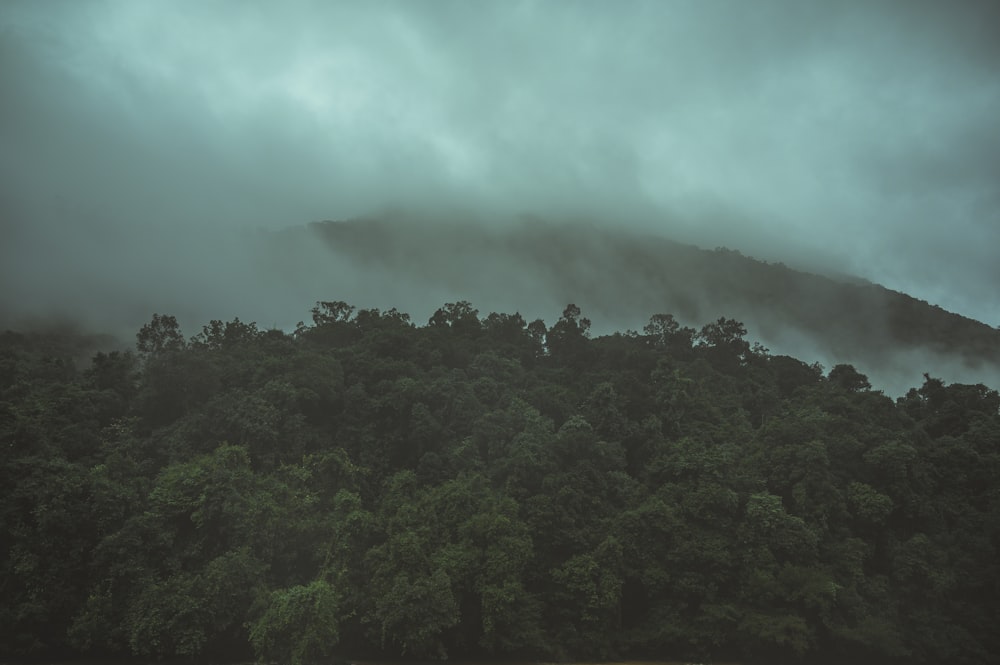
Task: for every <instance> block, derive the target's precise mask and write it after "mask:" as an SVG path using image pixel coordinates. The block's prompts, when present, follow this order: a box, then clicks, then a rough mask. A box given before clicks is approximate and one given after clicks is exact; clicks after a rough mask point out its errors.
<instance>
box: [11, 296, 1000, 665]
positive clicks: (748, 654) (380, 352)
mask: <svg viewBox="0 0 1000 665" xmlns="http://www.w3.org/2000/svg"><path fill="white" fill-rule="evenodd" d="M311 320H312V325H306V324H300V325H299V327H298V328H297V329H296V330H295V331H294V332H292V333H286V332H283V331H280V330H260V329H258V327H257V326H256V325H255V324H253V323H244V322H241V321H239V320H238V319H236V320H234V321H231V322H222V321H211V322H210V323H209V324H208V325H206V326H205V327H204V329H203V330H202V331H201V332H199V333H197V334H196V335H194V336H192V337H190V338H186V337H185V336H184V335H183V334H182V332H181V330H180V327H179V326H178V324H177V321H176V319H175V318H174V317H171V316H162V315H154V316H153V318H152V320H151V322H150V323H149V324H147V325H145V326H143V327H142V329H141V330H140V331H139V333H138V335H137V344H136V347H135V348H136V351H135V353H133V352H130V351H116V352H111V353H106V352H102V353H98V354H96V355H95V356H93V358H92V360H91V361H90V363H89V364H88V365H85V366H80V367H78V366H77V364H76V363H74V362H73V358H74V357H75V355H76V352H75V349H76V348H78V344H77V342H76V340H74V339H72V338H71V336H67V337H66V338H64V339H51V338H44V336H42V335H39V334H28V333H12V332H7V333H4V334H3V335H2V336H0V369H2V371H0V443H2V445H3V449H4V451H5V454H4V456H3V457H2V461H0V474H2V477H0V482H2V485H3V487H4V488H5V491H4V492H3V494H2V496H0V523H2V524H0V527H2V528H0V540H2V547H0V595H2V597H3V598H4V602H3V603H2V604H0V657H3V658H8V659H10V658H26V657H37V658H42V657H54V656H94V657H96V656H126V655H135V656H143V657H155V658H173V657H214V658H221V657H225V658H229V659H233V658H241V657H252V656H255V657H257V658H259V659H262V660H268V661H277V662H290V663H293V664H296V665H298V664H303V665H304V664H308V663H313V662H317V661H321V660H324V659H329V658H334V657H364V656H380V657H389V656H394V657H399V656H405V657H409V658H417V659H423V658H458V657H463V658H483V657H509V658H536V659H568V658H577V659H584V660H594V659H606V658H626V657H628V658H646V659H665V658H687V659H706V660H707V659H711V658H715V659H725V658H732V659H744V660H749V659H760V660H773V659H793V658H809V657H815V656H819V655H822V656H824V657H834V658H840V659H843V660H849V659H850V660H856V659H873V660H880V661H892V660H896V659H899V660H904V659H905V660H906V661H907V662H908V663H931V662H950V663H981V662H986V661H988V660H991V659H995V658H996V657H997V654H998V653H1000V640H998V638H997V636H996V635H997V633H996V630H995V628H996V624H997V620H998V619H1000V551H998V548H1000V501H998V491H997V487H998V486H997V478H998V477H1000V396H998V393H997V391H996V390H993V389H991V388H989V387H986V386H983V385H962V384H950V385H949V384H946V383H944V382H943V381H941V380H940V379H937V378H934V377H931V376H929V375H928V376H926V377H925V382H924V384H923V385H922V386H919V387H914V388H913V389H912V390H910V391H909V392H908V393H907V394H906V395H905V396H903V397H901V398H899V399H898V400H895V401H894V400H892V399H890V398H889V397H887V396H885V395H884V394H882V393H881V392H879V391H876V390H873V389H872V387H871V384H870V382H869V381H868V379H867V377H865V376H864V375H863V374H862V373H861V372H859V371H857V370H856V369H855V368H854V367H851V366H850V365H837V366H836V367H834V368H833V369H831V370H830V371H829V372H828V373H826V372H825V371H824V369H823V368H822V367H820V366H818V365H808V364H806V363H804V362H802V361H800V360H797V359H795V358H790V357H788V356H772V355H771V354H770V353H769V352H768V351H767V350H766V349H764V348H762V347H760V346H759V345H756V346H752V345H750V344H749V343H748V342H747V341H746V335H747V331H746V328H745V327H744V326H743V324H742V323H740V322H738V321H735V320H732V319H725V318H722V319H719V320H717V321H715V322H712V323H709V324H707V325H705V326H704V327H703V328H702V329H701V330H700V331H695V330H694V329H691V328H684V327H681V326H680V324H679V323H678V322H677V321H676V320H675V319H674V317H673V316H671V315H670V314H656V315H654V316H652V318H651V319H650V322H649V325H647V326H646V327H645V328H644V330H643V333H641V334H640V333H635V332H627V333H616V334H613V335H606V336H598V337H593V336H592V335H591V333H590V321H589V320H588V319H587V318H584V317H583V315H582V312H581V311H580V308H579V307H576V306H575V305H569V306H567V307H566V309H565V310H564V311H563V312H562V315H561V317H560V318H559V319H558V320H557V321H556V322H555V323H554V324H553V325H552V326H546V324H545V323H544V322H542V321H533V322H530V323H529V322H527V321H525V319H524V318H523V317H522V316H521V315H520V314H499V313H491V314H489V315H487V316H485V317H480V313H479V311H478V310H476V309H475V308H474V307H473V306H472V305H471V304H470V303H467V302H458V303H449V304H446V305H444V306H443V307H442V308H440V309H439V310H437V311H436V312H435V314H434V315H433V316H432V317H431V318H430V320H429V321H428V323H427V324H426V325H415V324H414V323H413V322H412V321H411V320H410V317H409V316H407V315H406V314H404V313H401V312H398V311H396V310H388V311H379V310H376V309H360V310H359V309H357V308H355V307H353V306H351V305H348V304H346V303H343V302H339V301H329V302H327V301H324V302H319V303H317V304H316V307H315V308H313V310H312V317H311Z"/></svg>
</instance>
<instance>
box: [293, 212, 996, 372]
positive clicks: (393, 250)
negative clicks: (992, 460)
mask: <svg viewBox="0 0 1000 665" xmlns="http://www.w3.org/2000/svg"><path fill="white" fill-rule="evenodd" d="M289 232H290V233H294V234H295V235H301V234H302V233H303V230H302V229H299V230H298V231H289ZM308 233H310V234H313V235H314V236H315V238H319V239H321V240H322V242H323V243H324V244H325V245H326V246H328V247H329V248H330V249H331V250H332V251H333V252H335V253H336V254H338V255H340V256H341V257H342V258H346V259H347V260H349V261H351V262H353V263H354V264H356V265H359V266H363V267H365V268H367V269H369V270H371V271H373V273H377V274H380V275H390V276H392V277H393V278H394V279H396V280H400V281H401V282H404V283H406V284H408V285H409V286H410V288H413V286H414V285H424V286H426V288H427V289H428V290H431V291H433V292H436V293H437V292H440V293H447V294H454V296H455V299H464V300H469V301H471V302H472V303H473V304H474V305H476V306H477V307H480V308H483V307H485V306H487V305H488V304H489V303H493V302H510V303H532V302H534V303H537V302H539V301H542V302H545V303H547V304H552V305H554V304H555V303H561V304H565V303H568V302H573V303H576V304H578V305H580V306H581V307H582V308H583V311H584V313H586V314H588V315H590V316H592V318H594V319H595V321H602V320H603V321H606V322H607V323H609V324H611V325H613V326H614V327H615V328H618V329H624V328H625V327H635V328H636V329H637V328H638V327H639V326H641V325H642V323H644V322H645V320H646V319H648V317H649V316H650V315H651V314H654V313H670V314H673V315H674V316H675V317H676V318H677V319H678V320H679V321H682V322H684V323H686V324H688V325H692V326H694V327H700V326H701V325H702V324H704V323H707V322H709V321H712V320H715V319H717V318H718V317H720V316H725V317H729V318H736V319H739V320H740V321H742V322H743V323H745V324H746V325H747V327H748V328H749V330H750V333H751V336H752V337H754V338H757V339H761V340H762V341H764V342H765V344H768V345H774V346H775V347H777V348H779V349H782V348H788V347H789V346H791V347H794V348H793V350H795V351H801V350H802V349H812V350H816V351H817V352H819V353H821V354H822V355H824V356H826V357H828V358H832V359H837V360H838V361H839V360H844V361H850V362H860V363H862V364H863V365H865V366H866V367H869V368H877V367H880V366H885V365H886V356H887V355H893V354H898V353H899V352H914V353H917V354H925V353H926V354H934V355H936V356H944V357H948V358H950V359H951V360H952V361H955V360H958V361H961V363H962V364H964V365H965V366H967V367H982V366H983V365H984V364H985V365H995V366H997V367H1000V330H997V329H994V328H992V327H990V326H988V325H986V324H984V323H981V322H979V321H975V320H973V319H969V318H966V317H964V316H960V315H958V314H954V313H951V312H947V311H945V310H943V309H941V308H940V307H938V306H935V305H931V304H928V303H927V302H925V301H922V300H917V299H915V298H912V297H910V296H908V295H906V294H904V293H899V292H896V291H891V290H889V289H886V288H884V287H882V286H879V285H876V284H872V283H869V282H866V281H864V280H861V279H857V278H848V277H840V278H831V277H827V276H823V275H818V274H812V273H809V272H803V271H800V270H793V269H791V268H789V267H787V266H785V265H783V264H781V263H768V262H765V261H759V260H756V259H753V258H751V257H748V256H744V255H742V254H741V253H740V252H738V251H735V250H731V249H723V248H718V249H715V250H705V249H700V248H698V247H695V246H692V245H687V244H682V243H678V242H674V241H671V240H669V239H666V238H663V237H657V236H654V235H651V234H643V233H641V232H637V231H634V230H623V229H611V228H605V227H597V226H593V225H585V224H567V223H551V222H545V221H541V220H537V219H524V220H521V221H520V222H519V223H516V224H515V223H512V224H508V225H491V226H487V225H480V224H463V223H454V222H452V223H448V222H428V221H413V220H406V219H402V218H399V219H388V220H386V219H381V220H375V219H370V220H352V221H345V222H317V223H313V224H310V225H309V226H308ZM332 295H335V294H331V296H332ZM524 306H526V305H522V308H523V307H524ZM554 311H558V310H554Z"/></svg>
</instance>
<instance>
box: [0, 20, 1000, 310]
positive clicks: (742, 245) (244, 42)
mask: <svg viewBox="0 0 1000 665" xmlns="http://www.w3.org/2000/svg"><path fill="white" fill-rule="evenodd" d="M996 7H997V6H996V4H995V3H991V2H952V3H938V2H920V1H915V2H906V3H899V2H880V1H878V0H864V1H862V0H858V1H857V2H839V3H819V2H817V3H804V2H798V1H794V0H787V1H780V2H779V1H776V0H765V1H762V2H754V3H746V2H738V1H732V2H712V3H707V2H696V1H688V2H685V1H657V2H621V3H607V2H573V3H549V2H497V3H491V4H487V3H479V2H477V3H469V2H458V1H452V2H448V1H439V2H421V1H417V2H388V1H383V0H374V1H373V2H367V3H350V4H347V3H344V4H335V3H327V2H290V3H284V4H281V5H275V4H273V3H263V2H259V3H257V2H214V3H176V2H142V3H138V2H127V1H118V2H101V1H95V2H63V3H59V2H55V1H51V2H44V3H42V2H13V3H10V2H8V3H5V4H4V6H3V7H2V8H0V99H3V102H2V103H0V182H2V185H0V247H2V248H0V260H2V262H3V267H2V268H0V279H2V287H0V308H3V309H5V310H7V311H14V312H27V313H34V314H41V313H44V312H45V311H46V310H47V309H50V308H53V307H57V308H68V309H70V310H72V309H74V308H75V309H76V310H79V311H94V310H95V304H94V298H95V294H97V295H98V296H99V297H100V298H101V300H102V301H103V305H104V307H105V309H103V310H102V311H103V312H105V313H107V315H108V316H112V315H113V316H119V315H121V316H122V317H129V316H133V315H135V316H137V315H138V313H139V312H142V313H143V316H142V317H139V318H140V320H141V319H143V318H145V316H148V313H149V312H150V311H153V310H160V311H162V310H164V309H167V308H170V307H174V308H175V309H174V311H177V310H176V307H177V306H178V305H184V304H185V303H186V304H188V305H190V306H191V307H190V308H191V311H192V315H195V314H203V312H207V313H208V314H209V315H210V316H218V317H224V316H228V315H230V312H229V311H225V310H226V308H230V309H231V310H232V314H233V315H236V314H239V315H244V316H246V314H244V313H243V312H244V310H245V309H246V308H248V307H249V306H250V305H249V303H251V302H252V301H254V300H259V299H260V298H259V292H258V293H257V294H251V293H247V292H246V287H247V286H248V284H252V280H251V273H252V269H251V268H250V267H249V262H248V261H247V260H246V259H245V258H244V257H243V255H242V254H241V251H240V248H239V247H236V246H234V244H235V243H236V242H237V241H236V240H235V238H236V237H237V236H238V234H237V231H244V230H248V229H254V228H259V227H263V228H277V227H281V226H286V225H294V224H301V223H305V222H308V221H312V220H317V219H337V218H347V217H353V216H358V215H368V214H379V213H380V212H381V211H385V210H391V209H419V210H424V211H432V212H433V211H435V210H448V211H449V213H450V214H454V211H456V210H461V211H466V212H467V214H468V216H469V217H470V218H473V217H475V218H479V219H481V220H485V221H490V220H494V219H503V218H506V217H510V216H515V215H518V214H520V213H534V214H541V215H554V216H560V217H565V216H573V215H578V216H585V217H587V218H589V219H598V220H601V221H602V222H604V223H607V224H611V225H615V224H620V225H627V226H629V227H630V228H632V227H641V228H643V229H644V230H647V231H649V230H651V231H654V232H657V233H662V234H663V235H669V236H672V237H675V238H678V239H681V240H685V241H691V242H696V243H698V244H701V245H703V246H708V247H713V246H716V245H726V246H730V247H734V248H738V249H740V250H742V251H744V252H745V253H749V254H754V255H757V256H760V257H761V258H765V259H772V260H782V261H785V262H787V263H789V264H791V265H796V266H800V267H807V268H813V269H816V270H825V271H836V272H841V273H853V274H858V275H860V276H863V277H866V278H868V279H871V280H874V281H877V282H880V283H883V284H885V285H886V286H888V287H890V288H894V289H897V290H901V291H906V292H908V293H911V294H912V295H914V296H916V297H918V298H923V299H926V300H928V301H930V302H933V303H936V304H940V305H941V306H943V307H945V308H946V309H950V310H954V311H957V312H960V313H962V314H965V315H968V316H972V317H975V318H978V319H980V320H983V321H985V322H987V323H990V324H991V325H998V324H1000V301H998V299H997V298H996V292H997V287H998V286H1000V113H998V112H997V109H1000V47H998V45H1000V11H998V10H997V9H996ZM252 285H253V287H254V288H255V289H259V288H260V285H259V284H252ZM195 305H199V306H200V308H199V307H196V306H195ZM308 305H309V303H307V302H306V303H302V304H301V306H302V307H303V308H307V307H308ZM400 305H401V306H404V307H405V305H406V303H400ZM79 311H77V312H72V313H75V314H78V313H79Z"/></svg>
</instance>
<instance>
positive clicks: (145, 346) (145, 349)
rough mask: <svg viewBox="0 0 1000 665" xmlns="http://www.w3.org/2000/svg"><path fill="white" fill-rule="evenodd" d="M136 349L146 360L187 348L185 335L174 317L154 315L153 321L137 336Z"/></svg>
mask: <svg viewBox="0 0 1000 665" xmlns="http://www.w3.org/2000/svg"><path fill="white" fill-rule="evenodd" d="M135 346H136V349H137V350H138V351H139V354H140V355H141V356H142V357H144V358H149V357H153V356H158V355H161V354H163V353H167V352H170V351H180V350H182V349H184V348H185V346H186V343H185V342H184V335H182V334H181V328H180V326H179V325H178V324H177V319H176V318H174V317H173V316H167V315H160V314H153V319H152V320H151V321H150V322H149V323H147V324H146V325H144V326H143V327H142V328H141V329H140V330H139V332H138V334H137V335H136V345H135Z"/></svg>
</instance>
